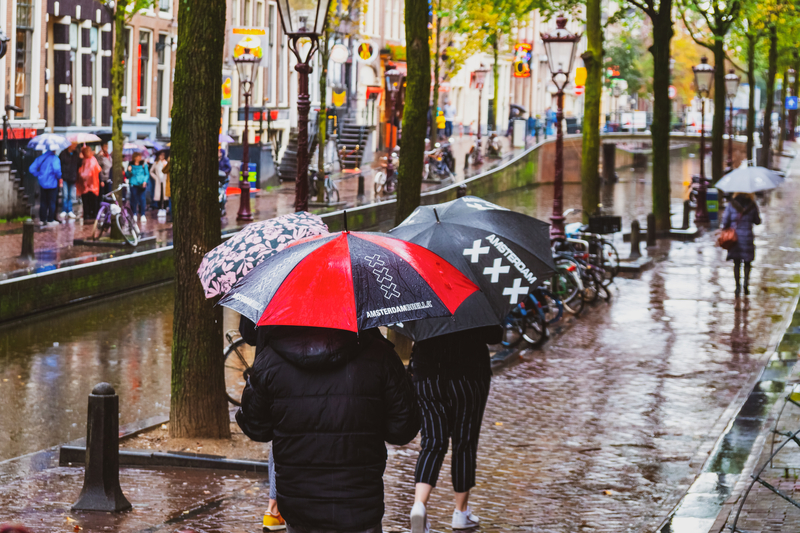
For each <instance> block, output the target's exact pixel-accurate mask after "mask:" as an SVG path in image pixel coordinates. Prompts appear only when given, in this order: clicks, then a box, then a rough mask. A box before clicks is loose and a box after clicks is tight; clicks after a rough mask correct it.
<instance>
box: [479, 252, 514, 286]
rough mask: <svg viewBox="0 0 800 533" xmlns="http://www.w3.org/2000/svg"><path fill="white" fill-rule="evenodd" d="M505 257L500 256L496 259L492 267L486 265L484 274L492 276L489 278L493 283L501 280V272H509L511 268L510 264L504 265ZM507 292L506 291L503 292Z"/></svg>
mask: <svg viewBox="0 0 800 533" xmlns="http://www.w3.org/2000/svg"><path fill="white" fill-rule="evenodd" d="M502 265H503V259H502V258H500V257H498V258H497V259H495V260H494V264H493V265H492V266H491V267H486V268H484V269H483V275H484V276H492V278H491V279H490V280H489V281H491V282H492V283H497V282H498V281H500V274H508V271H509V270H511V267H510V266H502ZM503 294H505V293H503Z"/></svg>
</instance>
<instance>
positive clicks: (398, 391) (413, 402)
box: [375, 333, 420, 446]
mask: <svg viewBox="0 0 800 533" xmlns="http://www.w3.org/2000/svg"><path fill="white" fill-rule="evenodd" d="M377 335H380V334H379V333H378V334H377ZM381 337H382V336H381ZM375 342H379V343H382V344H387V345H388V342H387V341H386V340H381V339H378V340H377V341H375ZM387 351H389V352H391V353H390V354H388V355H387V357H388V360H389V364H388V368H387V369H386V370H387V374H386V386H385V388H384V393H383V401H384V404H385V405H386V417H385V422H384V428H383V440H385V441H386V442H388V443H389V444H394V445H395V446H403V445H404V444H408V443H409V442H411V441H412V440H414V437H416V436H417V433H419V425H420V417H419V410H418V408H417V399H416V396H415V395H414V389H413V388H412V386H411V379H410V378H409V376H408V373H407V372H406V369H405V367H404V366H403V362H402V361H400V357H398V356H397V354H396V353H395V352H394V350H391V349H390V348H388V346H387Z"/></svg>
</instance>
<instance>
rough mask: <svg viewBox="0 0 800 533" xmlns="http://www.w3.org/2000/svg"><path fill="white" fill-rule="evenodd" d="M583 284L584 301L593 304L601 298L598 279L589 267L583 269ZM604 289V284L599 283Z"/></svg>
mask: <svg viewBox="0 0 800 533" xmlns="http://www.w3.org/2000/svg"><path fill="white" fill-rule="evenodd" d="M581 282H583V301H584V302H587V303H590V304H593V303H595V302H596V301H597V299H598V298H599V297H600V290H599V289H598V288H597V286H598V283H597V279H596V278H595V276H594V273H593V272H590V269H589V267H588V266H583V267H582V268H581ZM599 285H600V286H601V287H602V283H599Z"/></svg>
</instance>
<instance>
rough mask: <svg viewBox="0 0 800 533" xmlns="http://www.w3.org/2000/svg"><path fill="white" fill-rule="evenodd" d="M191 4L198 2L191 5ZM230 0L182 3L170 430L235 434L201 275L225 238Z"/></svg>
mask: <svg viewBox="0 0 800 533" xmlns="http://www.w3.org/2000/svg"><path fill="white" fill-rule="evenodd" d="M190 7H191V9H190ZM224 40H225V0H193V1H192V2H191V3H189V2H180V3H179V8H178V52H177V55H176V61H175V90H174V95H175V96H174V104H173V108H172V117H173V119H172V120H173V128H172V132H173V133H172V174H171V191H172V199H173V210H174V223H173V238H174V242H175V252H174V253H175V318H174V321H173V332H172V336H173V341H172V397H171V402H170V425H169V429H170V436H171V437H186V438H230V436H231V433H230V419H229V415H228V403H227V400H226V399H225V376H224V369H223V361H222V357H221V355H222V308H220V307H216V306H215V305H214V304H215V301H214V300H206V298H205V296H204V294H203V289H202V286H201V285H200V283H198V281H197V268H198V267H199V266H200V261H201V260H202V259H203V255H204V254H206V253H207V252H209V251H210V250H211V249H212V248H214V247H215V246H217V245H218V244H219V243H220V240H221V239H220V218H219V206H218V203H217V167H218V165H219V162H218V161H217V144H218V142H217V141H218V139H217V136H218V132H219V121H220V91H221V87H222V51H223V44H224Z"/></svg>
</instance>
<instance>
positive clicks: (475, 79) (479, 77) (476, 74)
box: [472, 65, 490, 165]
mask: <svg viewBox="0 0 800 533" xmlns="http://www.w3.org/2000/svg"><path fill="white" fill-rule="evenodd" d="M489 70H490V69H489V67H486V66H483V65H481V66H480V68H477V69H475V70H474V71H473V73H472V88H473V89H478V137H477V139H478V142H477V146H476V147H475V157H474V158H473V161H472V162H473V164H475V165H480V164H481V163H483V150H482V149H481V103H483V86H484V84H485V83H486V75H487V74H489Z"/></svg>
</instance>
